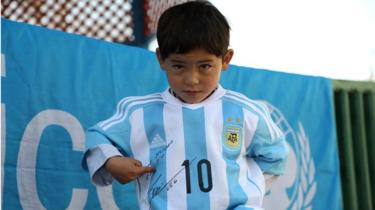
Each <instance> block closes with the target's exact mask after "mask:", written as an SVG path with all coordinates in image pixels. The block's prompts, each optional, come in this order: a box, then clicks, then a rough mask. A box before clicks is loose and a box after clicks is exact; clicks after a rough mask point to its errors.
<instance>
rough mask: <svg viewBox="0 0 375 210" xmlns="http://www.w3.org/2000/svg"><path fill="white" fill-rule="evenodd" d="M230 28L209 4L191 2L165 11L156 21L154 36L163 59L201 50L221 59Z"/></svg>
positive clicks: (226, 46)
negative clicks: (174, 54) (176, 54)
mask: <svg viewBox="0 0 375 210" xmlns="http://www.w3.org/2000/svg"><path fill="white" fill-rule="evenodd" d="M229 30H230V26H229V24H228V22H227V20H226V19H225V17H224V16H223V14H221V12H220V11H219V10H218V9H217V8H216V7H215V6H213V5H212V4H211V3H210V2H208V1H190V2H186V3H183V4H179V5H176V6H173V7H171V8H169V9H167V10H166V11H165V12H164V13H163V14H162V15H161V16H160V18H159V22H158V27H157V32H156V37H157V40H158V45H159V50H160V55H161V57H162V58H163V59H165V58H167V57H168V55H169V54H170V53H186V52H189V51H190V50H194V49H198V48H202V49H205V50H207V52H209V53H212V54H215V55H216V56H218V57H219V56H224V55H225V53H226V52H227V50H228V46H229Z"/></svg>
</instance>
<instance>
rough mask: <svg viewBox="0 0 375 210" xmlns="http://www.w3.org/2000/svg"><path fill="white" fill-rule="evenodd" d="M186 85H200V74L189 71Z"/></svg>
mask: <svg viewBox="0 0 375 210" xmlns="http://www.w3.org/2000/svg"><path fill="white" fill-rule="evenodd" d="M185 83H186V84H187V85H197V84H199V73H198V72H196V71H194V70H190V71H188V72H187V73H186V76H185Z"/></svg>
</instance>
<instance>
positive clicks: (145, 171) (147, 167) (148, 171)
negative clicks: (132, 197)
mask: <svg viewBox="0 0 375 210" xmlns="http://www.w3.org/2000/svg"><path fill="white" fill-rule="evenodd" d="M142 169H143V173H153V172H155V169H154V168H153V167H149V166H145V167H142Z"/></svg>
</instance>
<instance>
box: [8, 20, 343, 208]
mask: <svg viewBox="0 0 375 210" xmlns="http://www.w3.org/2000/svg"><path fill="white" fill-rule="evenodd" d="M1 26H2V37H1V43H2V46H1V55H2V65H3V67H2V71H1V72H2V74H1V76H2V77H1V87H2V94H1V97H2V98H1V103H2V106H1V108H2V109H1V112H2V115H1V116H2V119H1V120H2V144H1V149H2V162H1V164H2V172H3V173H2V175H3V176H2V188H3V189H2V196H3V197H2V201H3V204H2V209H12V210H17V209H74V210H76V209H90V210H91V209H138V207H137V206H136V197H135V195H134V185H133V184H129V185H125V186H123V185H120V184H119V183H117V182H115V183H114V184H113V185H112V186H110V187H106V188H100V187H98V188H96V187H95V186H93V185H92V184H91V183H90V180H89V176H88V173H86V172H85V171H83V169H81V165H80V161H81V157H82V155H83V148H84V130H85V129H86V128H87V127H89V126H91V125H93V124H94V123H96V122H98V121H99V120H102V119H104V118H107V117H108V116H110V115H111V114H112V112H113V109H114V107H115V104H116V103H117V101H119V100H120V99H121V98H123V97H125V96H129V95H144V94H148V93H151V92H155V91H163V90H164V89H165V88H166V87H167V82H166V78H165V75H164V72H163V71H161V70H160V68H159V65H158V63H157V60H156V57H155V55H154V53H152V52H150V51H147V50H144V49H140V48H134V47H129V46H124V45H119V44H113V43H108V42H104V41H99V40H94V39H89V38H86V37H82V36H78V35H72V34H67V33H64V32H59V31H53V30H49V29H45V28H41V27H36V26H31V25H27V24H23V23H16V22H12V21H8V20H4V19H2V23H1ZM221 84H222V85H223V86H224V87H225V88H228V89H232V90H236V91H239V92H242V93H244V94H245V95H247V96H249V97H251V98H253V99H259V100H264V101H266V102H267V103H268V104H269V108H270V109H271V110H272V116H273V118H274V119H275V120H276V121H277V122H278V124H279V125H280V127H281V128H282V129H283V131H284V133H285V134H286V136H287V140H288V144H289V146H290V150H291V154H290V156H289V159H288V162H287V173H286V174H285V175H284V176H282V177H280V179H279V180H278V181H277V182H276V183H275V184H274V185H273V187H272V188H271V190H270V191H268V192H267V196H266V198H265V207H266V209H270V210H271V209H272V210H285V209H290V210H291V209H293V210H294V209H314V210H315V209H318V210H326V209H330V210H339V209H342V200H341V187H340V175H339V161H338V151H337V145H336V134H335V133H336V131H335V123H334V116H333V96H332V86H331V81H330V80H328V79H325V78H320V77H309V76H301V75H295V74H286V73H279V72H273V71H266V70H259V69H253V68H246V67H239V66H231V67H230V69H229V70H228V71H226V72H224V73H223V75H222V81H221Z"/></svg>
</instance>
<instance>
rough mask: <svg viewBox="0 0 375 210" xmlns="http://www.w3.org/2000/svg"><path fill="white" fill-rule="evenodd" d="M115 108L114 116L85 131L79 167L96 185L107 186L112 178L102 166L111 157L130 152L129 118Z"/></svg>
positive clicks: (127, 154) (126, 154)
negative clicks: (83, 148) (83, 151)
mask: <svg viewBox="0 0 375 210" xmlns="http://www.w3.org/2000/svg"><path fill="white" fill-rule="evenodd" d="M119 107H120V106H119V105H118V107H117V111H116V112H115V113H114V115H113V116H112V117H110V118H108V119H107V120H104V121H101V122H99V123H98V124H96V125H95V126H93V127H90V128H89V129H87V130H86V133H85V134H86V136H85V153H84V155H83V157H82V162H81V165H82V167H83V169H85V170H87V171H89V174H90V177H91V180H92V182H93V183H94V184H96V185H108V184H111V183H112V180H113V177H112V176H111V174H110V173H108V172H107V171H106V170H105V169H104V168H103V167H102V166H103V165H104V163H105V162H106V161H107V160H108V158H110V157H112V156H126V157H129V156H130V154H131V150H130V124H129V118H128V117H124V116H123V115H122V113H123V112H122V110H121V109H119Z"/></svg>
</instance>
